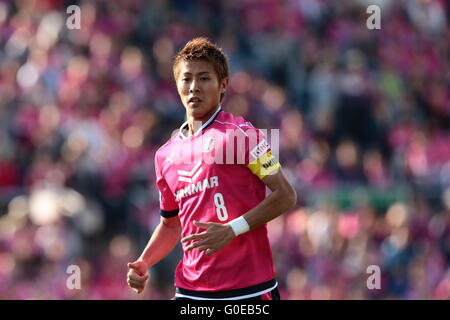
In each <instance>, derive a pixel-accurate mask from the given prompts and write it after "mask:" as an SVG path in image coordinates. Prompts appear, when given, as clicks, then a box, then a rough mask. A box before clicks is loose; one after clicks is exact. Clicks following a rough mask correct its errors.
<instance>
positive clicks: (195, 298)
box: [175, 282, 278, 300]
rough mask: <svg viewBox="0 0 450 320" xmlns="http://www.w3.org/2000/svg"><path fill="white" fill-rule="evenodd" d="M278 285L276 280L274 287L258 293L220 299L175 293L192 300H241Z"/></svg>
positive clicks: (258, 294) (177, 295)
mask: <svg viewBox="0 0 450 320" xmlns="http://www.w3.org/2000/svg"><path fill="white" fill-rule="evenodd" d="M277 286H278V282H275V285H274V286H273V287H272V288H269V289H265V290H263V291H259V292H256V293H250V294H246V295H244V296H237V297H231V298H218V299H215V298H203V297H196V296H189V295H186V294H181V293H175V297H180V298H189V299H192V300H241V299H247V298H252V297H256V296H260V295H262V294H264V293H267V292H269V291H272V290H273V289H275V288H276V287H277Z"/></svg>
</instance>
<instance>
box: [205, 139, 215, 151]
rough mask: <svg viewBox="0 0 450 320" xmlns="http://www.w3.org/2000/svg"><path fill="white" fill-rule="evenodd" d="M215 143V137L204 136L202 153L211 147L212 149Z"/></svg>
mask: <svg viewBox="0 0 450 320" xmlns="http://www.w3.org/2000/svg"><path fill="white" fill-rule="evenodd" d="M215 145H216V138H206V139H205V140H204V141H203V152H204V153H207V152H210V151H211V150H212V149H214V146H215Z"/></svg>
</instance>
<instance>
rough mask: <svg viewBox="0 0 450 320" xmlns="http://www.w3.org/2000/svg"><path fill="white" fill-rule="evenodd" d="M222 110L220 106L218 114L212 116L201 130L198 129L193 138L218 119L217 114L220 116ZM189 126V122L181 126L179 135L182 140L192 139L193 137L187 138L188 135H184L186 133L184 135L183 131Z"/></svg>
mask: <svg viewBox="0 0 450 320" xmlns="http://www.w3.org/2000/svg"><path fill="white" fill-rule="evenodd" d="M221 110H222V107H221V106H219V107H218V108H217V110H216V112H214V114H213V115H212V116H211V118H209V119H208V121H206V122H205V123H204V124H202V126H201V127H200V128H198V129H197V131H196V132H195V133H194V134H193V136H196V135H198V134H199V133H200V132H202V130H204V129H205V128H206V127H207V126H209V125H210V124H211V122H213V121H214V119H215V118H216V117H217V114H218V113H219V112H220V111H221ZM187 124H188V122H187V121H186V122H184V123H183V124H182V125H181V127H180V130H179V131H178V135H179V136H180V138H182V139H187V138H189V137H191V136H186V135H184V133H183V129H184V127H185V126H186V125H187Z"/></svg>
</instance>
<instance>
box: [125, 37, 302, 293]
mask: <svg viewBox="0 0 450 320" xmlns="http://www.w3.org/2000/svg"><path fill="white" fill-rule="evenodd" d="M173 72H174V77H175V81H176V86H177V90H178V94H179V96H180V98H181V101H182V103H183V105H184V107H185V109H186V117H187V121H186V122H185V123H184V124H183V125H181V127H180V129H179V132H178V134H176V135H175V136H173V137H172V138H171V139H169V141H167V143H166V144H164V145H163V146H162V147H161V148H159V150H158V151H157V152H156V155H155V170H156V184H157V186H158V189H159V192H160V208H161V222H160V224H159V225H158V226H157V228H156V229H155V231H154V233H153V235H152V236H151V238H150V240H149V242H148V244H147V246H146V247H145V249H144V251H143V252H142V254H141V256H140V257H139V258H138V259H137V260H136V261H134V262H132V263H128V268H129V272H128V275H127V280H128V285H129V286H130V287H131V288H132V289H134V290H135V291H136V292H138V293H141V292H142V291H143V290H144V287H145V285H146V282H147V279H148V274H147V270H148V269H149V268H150V267H152V266H153V265H154V264H156V263H157V262H158V261H160V260H161V259H163V258H164V257H166V256H167V255H168V254H169V253H170V252H171V251H172V250H173V248H174V247H175V246H176V244H177V243H178V241H180V239H181V243H182V246H183V250H184V254H183V259H182V261H180V263H179V264H178V266H177V268H176V271H175V287H176V293H175V297H174V299H196V300H202V299H205V300H208V299H213V300H221V299H235V300H241V299H256V300H275V299H279V298H280V297H279V293H278V290H277V281H276V279H275V270H274V264H273V258H272V252H271V248H270V244H269V240H268V236H267V228H266V223H267V222H269V221H270V220H272V219H275V218H276V217H278V216H279V215H281V214H283V213H284V212H286V211H288V210H290V209H291V208H292V207H293V206H294V205H295V204H296V199H297V195H296V192H295V190H294V189H293V187H292V186H291V184H290V183H289V182H288V181H287V179H286V177H285V176H284V174H283V171H282V169H281V165H280V163H279V161H278V160H277V159H276V157H275V156H274V155H273V154H272V153H271V147H270V145H269V144H268V142H267V140H266V136H265V135H264V134H263V133H262V132H261V131H260V130H258V129H256V128H254V127H253V126H252V125H251V124H250V123H249V122H247V121H245V120H244V119H243V118H241V117H235V116H233V115H232V114H230V113H227V112H225V111H224V110H222V108H221V105H220V103H221V101H222V99H223V97H224V94H225V91H226V88H227V85H228V61H227V57H226V56H225V54H224V53H223V51H222V49H221V48H219V47H217V46H216V45H215V44H213V43H211V42H209V41H208V40H207V39H206V38H195V39H193V40H191V41H190V42H188V43H187V44H186V45H185V47H184V48H183V49H182V50H181V51H180V52H179V53H178V54H177V56H176V57H175V60H174V64H173ZM236 141H237V142H236ZM266 186H267V187H268V188H269V189H270V190H271V193H270V194H269V195H267V196H266Z"/></svg>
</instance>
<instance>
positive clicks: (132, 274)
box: [127, 260, 148, 293]
mask: <svg viewBox="0 0 450 320" xmlns="http://www.w3.org/2000/svg"><path fill="white" fill-rule="evenodd" d="M127 266H128V268H129V269H130V270H129V271H128V274H127V282H128V286H129V287H130V288H131V289H133V290H134V291H136V292H137V293H141V292H142V291H144V288H145V284H146V283H147V280H148V274H147V269H148V266H147V264H146V263H145V262H143V261H139V260H137V261H135V262H130V263H128V265H127Z"/></svg>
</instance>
